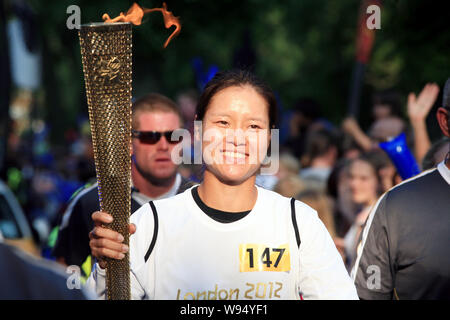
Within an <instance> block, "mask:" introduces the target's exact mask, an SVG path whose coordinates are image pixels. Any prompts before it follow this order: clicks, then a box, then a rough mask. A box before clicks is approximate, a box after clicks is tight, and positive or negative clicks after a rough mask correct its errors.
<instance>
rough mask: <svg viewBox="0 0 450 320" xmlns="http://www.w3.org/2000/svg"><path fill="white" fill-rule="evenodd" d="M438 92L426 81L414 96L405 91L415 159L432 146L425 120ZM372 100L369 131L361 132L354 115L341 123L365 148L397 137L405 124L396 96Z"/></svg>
mask: <svg viewBox="0 0 450 320" xmlns="http://www.w3.org/2000/svg"><path fill="white" fill-rule="evenodd" d="M438 94H439V87H438V85H437V84H435V83H427V84H426V85H425V86H424V88H423V89H422V91H421V92H420V94H419V95H418V96H417V97H416V95H415V94H414V93H413V92H411V93H410V94H409V95H408V102H407V114H408V118H409V124H410V127H411V129H412V135H413V140H414V150H413V153H414V155H415V158H416V160H417V162H418V163H421V162H422V160H423V157H424V156H425V154H426V152H427V151H428V149H429V148H430V146H431V143H430V139H429V137H428V132H427V126H426V121H425V120H426V117H427V115H428V113H429V112H430V110H431V108H432V107H433V105H434V103H435V102H436V99H437V96H438ZM374 102H375V104H374V108H373V117H374V122H373V124H372V125H371V128H370V129H369V130H368V132H369V133H368V134H365V133H364V131H363V130H362V129H361V128H360V126H359V124H358V123H357V121H356V120H355V119H354V118H351V117H350V118H346V119H345V120H344V121H343V124H342V128H343V130H344V131H345V132H346V133H348V134H349V135H350V136H352V137H353V138H354V139H355V141H356V142H357V143H358V145H360V146H361V148H362V149H363V150H365V151H370V150H373V149H376V148H377V145H378V143H379V142H384V141H386V140H388V139H389V138H393V137H396V136H398V135H399V134H400V133H402V132H404V131H405V129H406V124H405V122H404V121H403V120H402V118H401V112H400V108H399V104H398V99H393V98H389V96H388V97H387V98H383V97H382V96H381V97H379V98H376V99H374Z"/></svg>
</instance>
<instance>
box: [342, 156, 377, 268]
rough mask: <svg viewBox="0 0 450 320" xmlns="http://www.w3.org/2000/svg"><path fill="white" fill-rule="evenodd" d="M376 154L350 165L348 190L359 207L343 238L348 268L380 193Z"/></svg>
mask: <svg viewBox="0 0 450 320" xmlns="http://www.w3.org/2000/svg"><path fill="white" fill-rule="evenodd" d="M375 158H376V154H375V153H368V154H363V155H362V156H361V157H359V158H358V159H355V160H353V161H352V163H351V165H350V170H349V174H350V189H351V193H352V200H353V202H354V203H356V204H358V205H359V206H360V209H359V210H358V213H357V215H356V217H355V220H354V222H353V224H352V226H351V228H350V230H349V231H348V232H347V234H346V235H345V237H344V244H345V251H346V255H347V262H348V266H351V263H352V262H353V261H354V258H355V256H356V245H357V243H358V238H359V235H360V233H361V230H362V228H363V226H364V224H365V222H366V219H367V216H368V215H369V212H370V209H371V208H372V206H373V205H374V204H375V203H376V201H377V199H378V197H379V196H380V194H381V192H382V185H381V182H380V178H379V175H378V166H377V163H376V159H375Z"/></svg>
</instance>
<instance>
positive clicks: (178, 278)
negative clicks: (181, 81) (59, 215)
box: [90, 71, 357, 299]
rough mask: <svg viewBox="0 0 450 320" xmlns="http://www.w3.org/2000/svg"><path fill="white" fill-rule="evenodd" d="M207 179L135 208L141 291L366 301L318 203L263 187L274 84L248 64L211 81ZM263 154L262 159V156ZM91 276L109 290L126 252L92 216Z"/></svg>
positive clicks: (202, 112) (137, 288) (148, 295)
mask: <svg viewBox="0 0 450 320" xmlns="http://www.w3.org/2000/svg"><path fill="white" fill-rule="evenodd" d="M196 119H197V120H201V121H202V132H201V133H200V132H199V131H196V133H195V139H201V140H202V143H203V144H202V152H203V159H204V162H205V164H206V170H205V172H204V179H203V181H202V183H201V184H200V185H199V186H195V187H192V188H191V189H189V190H187V191H186V192H184V193H182V194H180V195H177V196H175V197H172V198H169V199H165V200H158V201H154V202H150V203H149V204H146V205H144V206H143V207H142V208H141V209H139V210H138V211H136V212H135V213H134V214H133V215H132V216H131V222H132V224H131V225H130V233H131V234H132V235H131V237H130V250H129V252H130V264H131V291H132V298H133V299H256V298H259V299H301V298H305V299H314V298H315V299H357V294H356V290H355V287H354V285H353V283H352V282H351V280H350V278H349V276H348V274H347V272H346V270H345V267H344V265H343V263H342V259H341V258H340V255H339V253H338V252H337V250H336V248H335V246H334V244H333V241H332V239H331V237H330V235H329V234H328V232H327V231H326V229H325V227H324V226H323V224H322V223H321V222H320V220H319V219H318V217H317V213H316V212H315V211H314V210H312V209H311V208H310V207H308V206H306V205H305V204H303V203H301V202H300V201H294V200H293V199H292V200H291V199H288V198H285V197H282V196H280V195H278V194H276V193H274V192H272V191H268V190H265V189H263V188H260V187H257V186H255V177H256V175H257V174H258V172H259V169H260V168H261V162H262V160H263V158H264V157H261V155H262V156H264V155H265V154H266V153H267V149H268V145H269V144H270V129H271V128H274V125H275V121H276V100H275V97H274V94H273V92H272V91H271V90H270V89H269V88H268V87H267V86H266V85H265V84H264V83H262V82H261V81H260V80H258V79H257V78H255V77H254V76H253V75H252V74H250V73H248V72H245V71H227V72H221V73H218V74H217V75H216V76H215V77H214V78H213V79H212V80H211V81H210V82H209V83H208V84H207V85H206V87H205V90H204V92H203V93H202V95H201V97H200V99H199V102H198V106H197V114H196ZM255 160H256V161H255ZM92 217H93V219H94V221H95V223H96V226H97V227H96V228H95V229H94V230H93V231H92V232H91V235H90V237H91V249H92V253H93V255H94V256H95V257H97V258H98V259H100V265H99V264H96V265H95V268H94V271H93V273H92V275H91V278H90V282H91V283H94V282H96V289H97V292H98V293H99V294H100V295H104V282H105V279H104V278H105V271H104V270H103V269H102V267H105V263H104V262H103V261H102V260H101V258H103V257H110V258H116V259H120V258H123V257H124V254H125V253H126V252H127V248H126V246H124V245H122V243H121V241H122V239H121V237H120V236H119V235H118V234H117V233H115V232H113V231H111V230H108V229H105V228H101V227H100V225H101V224H106V223H110V222H111V221H112V218H111V216H109V215H108V214H107V213H105V212H95V213H94V214H93V215H92Z"/></svg>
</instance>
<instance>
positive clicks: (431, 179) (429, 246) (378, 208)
mask: <svg viewBox="0 0 450 320" xmlns="http://www.w3.org/2000/svg"><path fill="white" fill-rule="evenodd" d="M442 100H443V106H442V107H440V108H438V110H437V113H436V117H437V121H438V123H439V126H440V128H441V130H442V133H443V134H444V135H445V136H446V137H450V78H449V79H448V80H447V82H446V84H445V87H444V94H443V99H442ZM448 208H450V152H448V153H447V155H446V157H445V159H444V160H443V161H442V162H441V163H439V164H438V165H437V168H434V169H432V170H427V171H424V172H422V173H421V174H419V175H417V176H415V177H413V178H411V179H408V180H406V181H404V182H402V183H401V184H399V185H397V186H396V187H394V188H392V189H390V190H389V191H388V192H386V193H384V195H383V196H382V197H381V198H380V199H378V201H377V202H376V205H375V206H374V208H373V209H372V210H371V212H370V214H369V216H368V219H367V222H366V225H365V227H364V230H363V232H362V237H361V240H360V243H359V245H358V251H357V252H358V254H357V258H356V262H355V265H354V266H353V269H352V271H351V276H352V279H353V280H354V282H355V285H356V287H357V290H358V295H359V297H360V298H361V299H389V300H392V299H406V300H412V299H420V300H423V299H445V300H449V299H450V273H449V270H450V255H449V254H448V249H449V247H450V211H449V210H448Z"/></svg>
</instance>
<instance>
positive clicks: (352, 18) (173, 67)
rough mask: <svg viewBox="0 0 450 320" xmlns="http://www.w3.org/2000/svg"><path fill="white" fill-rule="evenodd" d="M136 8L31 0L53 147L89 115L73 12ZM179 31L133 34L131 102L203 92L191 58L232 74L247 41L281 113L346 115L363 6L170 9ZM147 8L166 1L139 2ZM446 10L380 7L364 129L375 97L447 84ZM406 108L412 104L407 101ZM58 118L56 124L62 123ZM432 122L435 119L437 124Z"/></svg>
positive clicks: (198, 3) (435, 5)
mask: <svg viewBox="0 0 450 320" xmlns="http://www.w3.org/2000/svg"><path fill="white" fill-rule="evenodd" d="M132 2H133V1H113V0H109V1H106V0H97V1H88V0H77V1H74V0H49V1H39V0H29V3H30V4H31V5H32V7H33V8H34V10H35V11H36V13H37V14H38V15H39V18H40V21H41V23H40V31H41V32H40V37H41V42H42V49H43V53H44V66H43V67H44V70H45V71H44V74H45V82H44V91H43V92H44V96H45V98H43V101H44V102H43V105H44V106H43V107H42V110H43V111H42V112H44V113H45V114H46V118H47V119H48V120H49V121H51V122H52V124H53V129H54V130H53V133H54V138H55V139H56V140H58V139H59V138H61V137H62V132H63V131H64V130H66V129H67V128H69V127H73V126H74V125H75V119H76V116H77V114H79V113H85V114H86V113H87V106H86V99H85V93H84V82H83V74H82V67H81V57H80V49H79V43H78V35H77V32H76V30H68V29H67V27H66V19H67V18H68V16H69V15H68V14H67V13H66V9H67V7H68V6H69V5H71V4H76V5H78V6H79V7H80V8H81V22H82V23H87V22H95V21H101V16H102V14H103V13H105V12H108V13H109V14H110V16H111V17H113V16H116V15H118V14H119V13H120V12H121V11H123V12H125V11H126V10H127V9H128V8H129V6H130V5H131V4H132ZM166 2H167V5H168V8H169V10H170V11H172V12H174V14H175V15H176V16H179V17H180V19H181V22H182V30H181V33H180V35H179V36H178V37H177V38H175V39H174V40H173V41H172V43H171V44H170V45H169V46H168V48H167V49H163V48H162V44H163V43H164V41H165V39H166V38H167V37H168V35H169V34H170V32H171V30H170V31H169V30H167V29H165V28H164V24H163V19H162V16H161V14H160V13H152V14H149V15H147V16H146V17H145V19H144V23H143V24H142V25H141V26H139V27H134V30H133V93H134V95H135V96H140V95H142V94H144V93H146V92H149V91H158V92H161V93H163V94H166V95H168V96H170V97H172V98H175V97H176V95H177V93H179V92H180V91H182V90H186V89H189V88H195V87H196V81H195V74H194V71H193V69H192V66H191V61H192V59H193V58H194V57H201V58H202V59H203V60H204V63H205V64H206V65H210V64H216V65H218V66H219V68H220V69H227V68H230V67H232V66H233V56H234V54H235V52H236V50H237V49H239V48H241V47H242V46H243V36H244V34H245V32H248V33H249V34H250V39H251V44H252V47H253V49H254V53H255V55H256V60H255V61H256V64H255V71H256V73H257V74H258V75H260V76H261V77H263V78H264V79H266V80H267V81H268V82H269V83H270V84H271V86H272V87H273V88H274V89H275V90H276V91H277V93H278V94H279V96H280V98H281V101H282V104H283V107H284V108H290V107H292V105H293V103H294V102H295V101H296V100H297V99H298V98H299V97H305V96H306V97H311V98H314V99H316V100H317V101H319V102H320V103H321V105H322V107H323V113H324V115H325V116H326V117H328V118H329V119H331V120H332V121H334V122H335V123H336V124H338V123H339V121H340V120H341V119H342V117H343V116H344V115H345V113H346V110H347V106H346V104H347V99H348V93H349V92H348V91H349V84H350V79H351V73H352V68H353V64H354V55H355V52H354V49H355V38H356V26H357V19H358V11H359V6H360V4H361V1H360V0H346V1H325V0H303V1H300V0H286V1H275V0H247V1H240V2H236V1H231V0H222V1H204V0H184V1H171V0H167V1H166ZM138 3H139V4H140V5H141V6H143V7H146V8H152V7H161V5H162V1H150V0H142V1H138ZM444 4H445V2H444V1H443V2H442V4H440V3H439V2H438V1H433V2H431V1H421V0H397V1H394V0H390V1H383V7H382V9H381V19H382V21H381V30H377V31H376V36H375V44H374V49H373V51H372V55H371V59H370V61H369V65H368V68H367V72H366V77H365V83H364V87H363V95H362V102H361V110H362V111H361V118H362V120H363V123H365V121H366V122H367V120H368V119H369V117H370V107H371V102H370V101H371V94H372V93H373V92H374V91H377V90H382V89H387V88H395V89H397V90H399V91H400V93H402V96H403V97H405V98H406V95H407V93H409V92H410V91H415V92H418V91H420V90H421V88H422V87H423V85H424V84H425V83H426V82H429V81H433V82H437V83H438V84H439V85H440V86H441V88H442V86H443V84H444V83H445V80H446V79H447V77H448V76H449V75H450V32H449V30H448V21H449V19H448V18H449V14H448V11H447V10H446V8H445V7H444ZM405 100H406V99H405ZM55 115H57V117H55ZM430 118H432V119H431V120H430V122H434V120H433V119H434V113H433V114H432V115H430Z"/></svg>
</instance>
